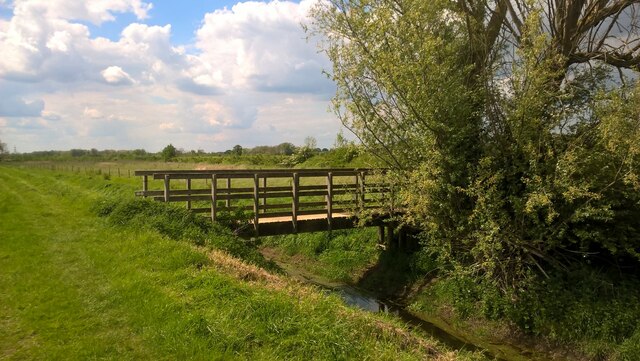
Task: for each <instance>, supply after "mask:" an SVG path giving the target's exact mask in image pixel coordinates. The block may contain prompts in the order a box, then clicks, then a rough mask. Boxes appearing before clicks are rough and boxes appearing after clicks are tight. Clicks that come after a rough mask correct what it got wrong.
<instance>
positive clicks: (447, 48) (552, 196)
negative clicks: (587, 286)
mask: <svg viewBox="0 0 640 361" xmlns="http://www.w3.org/2000/svg"><path fill="white" fill-rule="evenodd" d="M638 10H640V1H638V0H635V1H628V0H617V1H612V0H609V1H607V0H555V1H554V0H546V1H543V0H536V1H534V0H526V1H525V0H511V1H508V0H498V1H480V0H477V1H476V0H458V1H454V0H434V1H423V0H353V1H348V0H330V1H325V2H323V3H321V4H320V5H319V6H318V7H317V8H316V10H315V12H314V18H315V23H314V24H313V27H312V31H314V32H315V33H320V34H321V35H323V36H324V40H323V43H322V46H323V49H324V50H325V51H326V53H327V54H328V55H329V57H330V58H331V60H332V61H333V69H332V71H331V76H332V77H333V79H334V80H335V82H336V83H337V85H338V92H337V94H336V97H335V98H334V109H335V110H336V112H337V114H338V115H339V116H340V117H341V119H342V121H343V123H344V125H345V126H346V127H348V128H349V129H351V130H352V131H353V132H354V133H355V134H356V135H357V136H358V137H359V138H360V139H361V141H362V142H363V144H365V145H366V146H368V147H369V148H370V149H371V150H372V152H373V153H374V154H375V155H377V156H378V157H379V158H380V159H381V160H382V161H384V162H385V163H386V164H388V165H389V166H390V167H391V168H392V169H394V170H395V172H394V173H392V174H395V175H397V176H398V177H397V179H398V182H399V184H400V187H401V189H402V191H401V192H400V194H401V199H400V200H401V202H402V204H403V206H404V209H405V210H406V216H405V221H406V222H409V223H412V224H415V225H418V226H420V227H421V228H422V229H424V232H423V238H424V240H425V242H427V243H428V244H429V245H431V246H432V247H435V248H437V249H439V250H440V251H441V252H440V253H441V255H445V256H448V257H450V259H451V260H452V261H453V262H454V263H455V264H463V265H466V266H471V267H467V269H471V270H474V271H477V272H480V273H482V274H484V275H487V276H489V277H488V278H490V279H494V280H497V281H499V282H500V283H501V284H506V283H509V284H512V283H513V281H514V280H516V281H517V280H518V279H521V278H522V277H525V276H526V275H528V274H530V272H531V269H537V270H542V272H544V270H545V269H546V268H547V267H549V266H556V267H562V266H563V265H565V264H567V263H568V262H572V261H575V260H579V259H583V258H575V257H573V256H572V255H575V254H580V255H581V256H585V255H590V254H591V252H607V253H609V254H612V255H621V256H630V257H636V258H637V259H640V224H638V219H640V192H639V191H640V182H639V179H640V178H638V177H639V176H640V167H639V164H640V163H639V162H640V131H639V129H638V128H639V126H640V90H639V89H638V86H637V85H636V79H637V76H638V71H640V68H639V67H640V27H639V24H638V23H639V22H640V18H639V17H638V13H637V11H638ZM432 249H433V248H432Z"/></svg>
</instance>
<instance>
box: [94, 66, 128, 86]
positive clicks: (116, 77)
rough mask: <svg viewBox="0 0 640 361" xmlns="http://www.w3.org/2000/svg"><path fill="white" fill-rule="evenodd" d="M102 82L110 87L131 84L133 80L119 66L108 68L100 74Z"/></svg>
mask: <svg viewBox="0 0 640 361" xmlns="http://www.w3.org/2000/svg"><path fill="white" fill-rule="evenodd" d="M100 74H102V77H103V78H104V80H105V81H106V82H107V83H109V84H111V85H128V84H133V83H134V80H133V79H131V76H129V74H127V72H126V71H124V70H122V68H121V67H119V66H110V67H108V68H106V69H104V70H103V71H101V72H100Z"/></svg>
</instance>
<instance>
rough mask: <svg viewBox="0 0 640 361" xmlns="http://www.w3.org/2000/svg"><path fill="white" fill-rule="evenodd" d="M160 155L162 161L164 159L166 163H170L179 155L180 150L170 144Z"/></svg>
mask: <svg viewBox="0 0 640 361" xmlns="http://www.w3.org/2000/svg"><path fill="white" fill-rule="evenodd" d="M160 154H162V159H164V161H165V162H168V161H170V160H172V159H173V158H175V157H176V155H178V150H177V149H176V147H174V146H173V145H172V144H169V145H167V146H166V147H164V148H163V149H162V152H160Z"/></svg>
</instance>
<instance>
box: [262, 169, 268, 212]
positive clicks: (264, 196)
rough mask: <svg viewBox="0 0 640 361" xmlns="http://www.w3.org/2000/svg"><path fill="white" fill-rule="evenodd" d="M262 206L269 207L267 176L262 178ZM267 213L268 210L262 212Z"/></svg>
mask: <svg viewBox="0 0 640 361" xmlns="http://www.w3.org/2000/svg"><path fill="white" fill-rule="evenodd" d="M262 205H263V206H266V205H267V176H266V175H265V176H264V177H263V178H262ZM266 211H267V209H266V208H264V209H263V210H262V213H265V212H266Z"/></svg>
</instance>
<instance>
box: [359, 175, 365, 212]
mask: <svg viewBox="0 0 640 361" xmlns="http://www.w3.org/2000/svg"><path fill="white" fill-rule="evenodd" d="M364 177H365V175H364V172H360V203H361V207H364V201H365V199H366V198H365V191H366V188H365V184H364V182H365V178H364Z"/></svg>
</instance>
